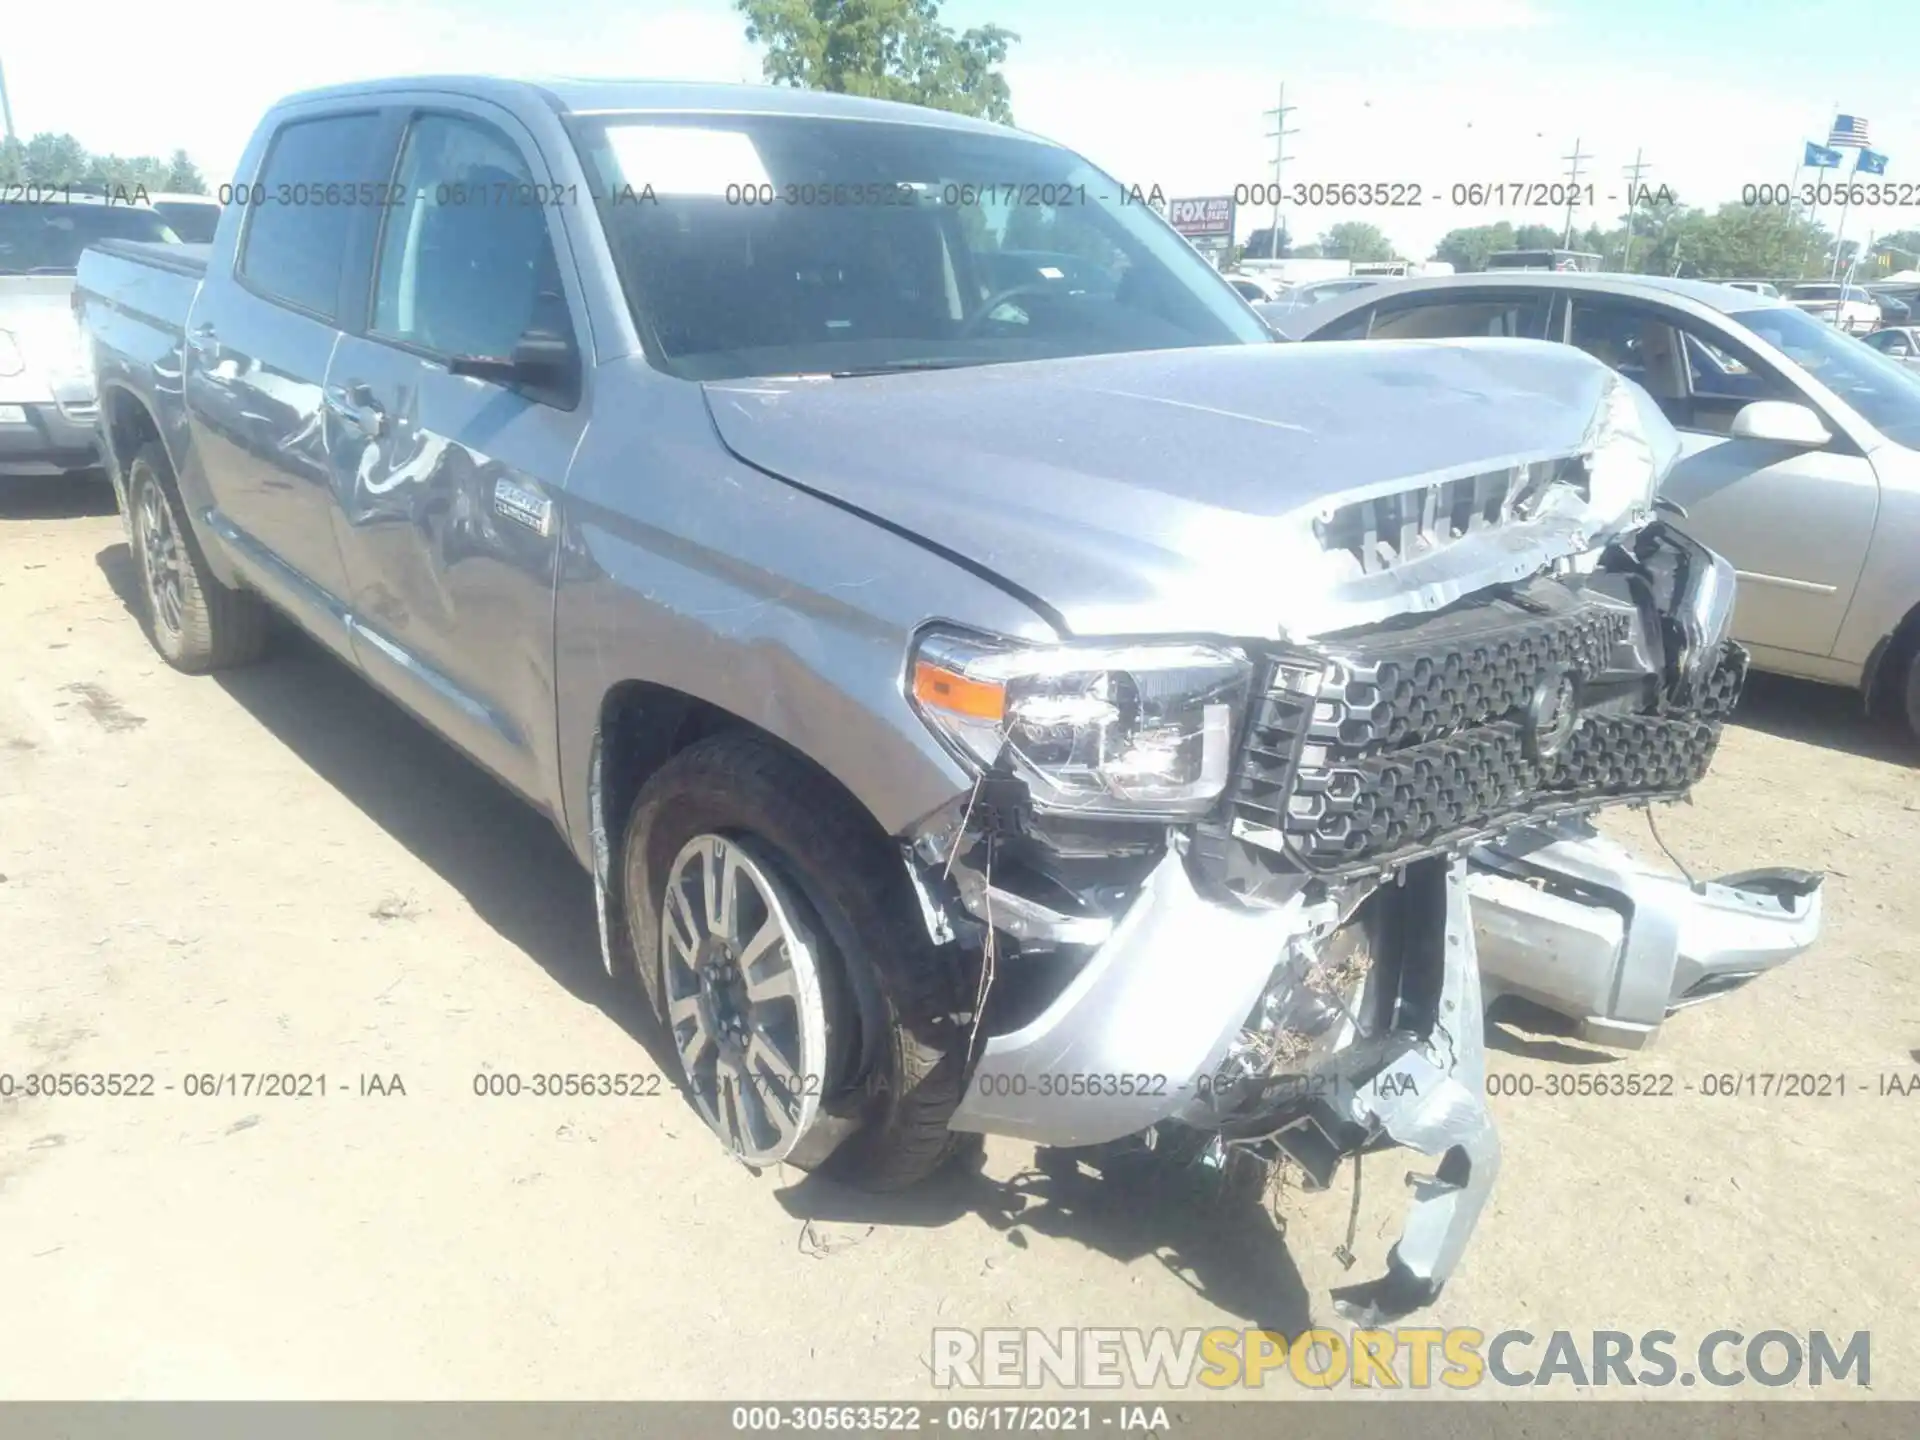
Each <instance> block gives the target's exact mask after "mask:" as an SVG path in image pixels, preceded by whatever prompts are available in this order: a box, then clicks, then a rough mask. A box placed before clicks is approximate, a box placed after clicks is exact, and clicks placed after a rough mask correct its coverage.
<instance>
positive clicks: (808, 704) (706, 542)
mask: <svg viewBox="0 0 1920 1440" xmlns="http://www.w3.org/2000/svg"><path fill="white" fill-rule="evenodd" d="M618 368H619V370H620V371H621V372H622V373H618V374H615V375H614V376H612V377H611V378H607V377H603V380H602V383H601V384H600V385H598V386H597V387H596V402H597V404H596V413H595V418H594V423H593V425H592V426H591V427H590V429H589V431H588V434H587V435H586V437H585V438H584V439H583V441H582V446H581V451H580V453H579V454H578V456H577V457H576V458H575V461H574V463H573V466H572V470H571V473H570V475H569V478H568V482H567V491H566V495H565V498H564V501H563V503H562V506H561V512H560V513H561V527H562V528H561V543H562V549H561V557H560V568H559V576H558V582H557V583H558V590H557V594H556V598H555V613H554V624H555V654H556V675H557V686H558V693H557V702H556V703H557V717H556V718H557V723H558V726H559V732H560V735H559V740H560V746H559V749H560V765H561V776H560V780H561V793H562V796H563V801H564V805H565V812H566V819H567V833H568V835H569V838H570V839H571V841H572V843H573V846H574V850H575V853H576V854H577V855H578V856H580V858H581V859H582V861H583V862H585V863H589V864H590V863H591V856H592V854H593V845H592V836H591V831H592V819H591V811H590V806H589V804H588V776H589V770H590V761H591V757H592V753H593V746H594V742H595V738H596V736H597V734H598V731H599V727H600V723H601V714H602V706H603V702H604V700H605V697H606V696H607V695H608V693H609V692H610V691H611V690H612V689H613V688H614V687H615V686H617V685H619V684H621V683H622V682H624V681H629V680H641V681H645V682H648V683H650V684H652V685H656V686H663V687H666V688H668V689H670V690H674V691H677V692H679V693H681V694H684V695H687V696H690V697H692V698H694V699H696V700H700V701H703V702H705V703H706V704H708V705H712V706H715V707H717V708H719V709H721V710H723V711H726V712H727V713H729V714H732V715H735V716H738V717H739V718H741V719H742V720H745V721H748V722H750V723H751V724H753V725H756V726H758V727H759V728H760V729H762V730H764V731H766V732H767V733H769V734H771V735H773V736H776V737H777V738H779V739H780V740H782V741H784V742H785V743H787V744H788V745H791V746H792V747H793V748H794V749H795V750H798V751H799V752H800V753H801V754H803V755H806V756H807V757H808V758H810V759H811V760H813V761H814V762H815V763H817V764H818V765H820V766H821V768H823V769H824V770H826V771H827V772H828V773H829V774H831V775H832V776H834V777H835V778H836V779H837V780H838V781H839V782H840V783H841V784H842V785H843V786H845V787H846V789H847V790H848V791H849V792H851V793H852V795H853V796H854V798H855V799H856V800H858V801H859V803H860V804H861V805H862V806H863V807H864V808H865V809H866V810H867V812H868V813H869V814H870V815H871V816H872V817H873V818H874V820H875V821H876V822H877V823H878V824H879V825H880V827H881V828H882V829H883V830H884V831H886V832H887V833H889V834H900V833H902V832H904V831H906V830H907V829H908V828H909V827H910V826H911V825H912V824H913V823H914V822H916V821H918V820H919V819H921V818H922V817H924V816H925V815H927V814H928V813H930V812H931V811H933V810H935V809H937V808H938V807H939V806H941V805H942V804H944V803H946V802H947V801H949V800H951V799H952V798H953V797H954V796H955V795H956V794H958V793H960V792H962V791H963V790H964V789H965V788H966V787H967V785H969V784H970V783H971V776H970V775H969V774H968V773H967V772H966V771H964V770H963V769H962V768H961V767H960V765H959V764H958V763H957V762H956V761H955V760H954V759H953V757H952V756H951V755H950V754H948V753H947V751H946V750H945V749H944V748H943V747H942V746H941V745H940V743H939V742H938V741H937V740H936V739H935V738H934V736H933V734H932V732H931V731H929V730H928V729H927V727H926V726H925V724H923V723H922V722H921V721H920V719H919V718H918V717H917V716H916V715H915V714H914V713H913V711H912V709H911V708H910V706H909V705H908V703H907V699H906V694H905V688H904V681H905V670H906V661H907V653H908V649H909V647H910V645H911V643H912V637H913V634H914V632H915V631H916V630H917V629H918V628H919V627H920V626H921V625H923V624H925V623H926V622H928V621H930V620H935V619H943V620H950V621H955V622H958V623H961V624H965V625H970V626H974V627H977V628H981V629H985V630H991V631H996V632H999V633H1002V634H1007V635H1012V636H1017V637H1021V638H1025V639H1030V640H1034V641H1042V642H1044V641H1047V640H1051V639H1054V638H1055V636H1054V632H1053V631H1052V630H1051V629H1050V628H1049V627H1048V626H1047V625H1046V624H1045V623H1044V622H1043V621H1042V620H1041V619H1040V618H1039V617H1038V616H1037V615H1036V614H1035V613H1034V612H1033V611H1031V610H1030V609H1028V608H1027V607H1025V606H1024V605H1022V604H1021V603H1020V602H1019V601H1017V600H1015V599H1014V598H1013V597H1011V596H1010V595H1008V594H1006V593H1005V592H1004V591H1002V590H1000V589H999V588H997V587H996V586H994V585H993V584H991V583H990V582H988V581H986V580H984V579H981V578H980V577H978V576H976V575H973V574H971V573H969V572H967V571H964V570H962V569H960V568H959V567H958V566H956V565H953V564H952V563H950V562H948V561H946V560H944V559H941V558H939V557H938V556H935V555H934V554H932V553H931V552H929V551H927V550H926V549H924V548H922V547H921V546H919V545H918V544H916V543H914V542H913V541H912V540H910V539H907V538H905V537H903V536H900V535H898V534H895V533H893V532H891V531H889V530H886V529H883V528H881V527H880V526H878V525H875V524H873V523H872V522H871V521H869V520H866V519H864V518H862V517H861V516H858V515H855V514H853V513H851V512H849V511H847V510H844V509H841V508H839V507H837V506H835V505H833V504H831V503H829V502H826V501H823V500H821V499H818V498H816V497H814V496H811V495H807V494H804V493H802V492H800V491H798V490H795V489H794V488H793V487H792V486H789V485H786V484H783V483H782V482H780V481H778V480H776V479H774V478H773V477H771V476H768V475H765V474H762V473H761V472H759V471H757V470H755V469H753V468H752V467H750V466H747V465H745V464H742V463H741V462H739V461H737V460H735V459H733V458H732V457H730V456H729V455H727V454H726V453H725V452H724V451H723V450H722V449H721V448H720V446H719V444H718V442H717V440H716V439H715V437H714V434H713V429H712V426H711V424H710V422H709V421H708V420H707V417H706V412H705V407H704V405H703V404H702V402H701V401H700V398H699V394H698V388H697V387H696V386H693V385H691V384H687V383H686V382H681V381H676V380H671V379H668V378H666V377H663V376H658V375H651V378H650V379H648V380H644V381H643V380H641V379H640V378H639V377H638V376H636V375H634V374H633V373H632V371H634V370H641V371H644V370H645V367H644V365H643V364H641V363H640V362H633V364H632V365H631V366H626V365H623V366H621V367H618ZM649 374H651V372H649ZM609 402H615V403H609ZM603 416H604V417H607V418H605V419H603V418H602V417H603ZM624 818H625V817H623V816H606V817H604V819H605V822H606V824H608V825H609V826H612V827H615V828H616V829H617V828H618V827H619V826H620V825H621V824H622V823H623V821H624Z"/></svg>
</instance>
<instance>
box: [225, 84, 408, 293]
mask: <svg viewBox="0 0 1920 1440" xmlns="http://www.w3.org/2000/svg"><path fill="white" fill-rule="evenodd" d="M379 139H380V117H379V116H378V115H375V114H373V113H371V112H368V113H365V114H359V115H329V116H327V117H326V118H325V119H323V120H296V121H294V122H293V123H292V124H290V125H286V126H283V127H282V128H281V130H280V133H279V134H278V135H276V136H274V138H273V145H272V148H271V149H270V150H269V151H268V152H267V163H266V164H265V165H264V166H262V167H261V170H260V175H259V179H258V182H257V184H256V187H255V190H254V192H253V195H252V200H253V201H254V202H255V203H253V204H251V205H250V206H249V208H250V209H251V211H252V214H251V215H250V216H249V217H248V220H247V233H246V239H245V241H244V242H243V245H242V248H241V251H240V276H241V278H242V279H244V280H245V281H246V282H247V283H248V285H250V286H251V287H252V288H253V289H255V290H258V291H260V292H261V293H263V294H265V295H268V296H271V297H272V298H273V299H275V300H281V301H284V302H286V303H287V304H289V305H292V306H295V307H297V308H298V309H301V310H306V311H310V312H311V313H312V314H314V315H316V316H319V317H320V318H321V319H324V320H329V321H332V320H335V319H337V318H338V316H339V312H340V276H341V272H342V269H343V268H344V267H345V265H346V262H347V251H348V247H349V242H350V237H351V236H352V234H353V231H354V225H355V218H356V217H357V216H358V215H359V214H360V212H361V208H362V207H360V206H358V205H355V204H353V203H352V200H351V199H350V198H343V191H342V187H349V186H350V187H353V189H354V190H355V191H357V190H358V188H359V187H360V186H361V185H363V184H367V183H369V182H372V181H374V180H376V179H384V178H385V176H384V175H378V174H376V173H375V172H376V171H378V170H383V169H384V168H385V167H383V166H381V165H379V163H378V161H379V157H378V155H377V154H376V153H375V152H376V148H377V146H378V143H379ZM329 186H332V187H334V188H333V189H332V190H331V191H329V189H328V187H329ZM353 198H357V195H355V196H354V197H353Z"/></svg>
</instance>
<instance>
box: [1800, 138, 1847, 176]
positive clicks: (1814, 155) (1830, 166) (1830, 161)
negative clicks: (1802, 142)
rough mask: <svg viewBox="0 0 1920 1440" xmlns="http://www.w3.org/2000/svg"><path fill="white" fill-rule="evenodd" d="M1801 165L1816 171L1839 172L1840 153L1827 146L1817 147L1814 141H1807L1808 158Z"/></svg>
mask: <svg viewBox="0 0 1920 1440" xmlns="http://www.w3.org/2000/svg"><path fill="white" fill-rule="evenodd" d="M1800 163H1801V164H1802V165H1811V166H1813V167H1814V168H1815V169H1816V170H1838V169H1839V168H1840V152H1839V151H1838V150H1835V149H1833V148H1832V147H1830V146H1827V145H1816V144H1814V143H1813V141H1811V140H1809V141H1807V155H1806V158H1805V159H1804V160H1802V161H1801V162H1800Z"/></svg>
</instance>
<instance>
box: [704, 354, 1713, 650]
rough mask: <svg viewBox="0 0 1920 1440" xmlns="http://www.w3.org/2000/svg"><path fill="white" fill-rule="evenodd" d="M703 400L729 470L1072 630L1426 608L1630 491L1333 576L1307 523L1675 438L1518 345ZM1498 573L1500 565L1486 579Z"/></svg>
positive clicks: (1254, 626) (1564, 539)
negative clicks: (1535, 465)
mask: <svg viewBox="0 0 1920 1440" xmlns="http://www.w3.org/2000/svg"><path fill="white" fill-rule="evenodd" d="M705 391H706V396H707V403H708V407H709V409H710V410H711V411H712V414H713V419H714V423H715V425H716V426H717V427H718V428H719V432H720V435H721V438H722V439H723V440H724V442H725V443H726V445H727V446H728V448H729V449H731V450H732V451H733V452H734V453H735V454H736V455H738V456H739V457H740V458H742V459H743V460H746V461H747V462H749V463H751V464H753V465H755V466H757V467H759V468H761V469H763V470H767V471H769V472H771V473H773V474H775V475H778V476H780V477H782V478H784V479H786V480H788V481H790V482H792V483H794V484H797V485H800V486H802V487H804V488H806V489H809V490H813V491H816V492H818V493H820V494H822V495H825V496H828V497H831V498H832V499H834V500H837V501H839V502H841V503H844V504H846V505H849V506H852V507H855V508H857V509H859V510H862V511H865V512H867V513H869V514H871V515H873V516H875V517H877V518H878V519H881V520H883V521H885V522H887V523H889V524H891V525H893V526H896V527H898V528H900V529H903V530H905V531H908V532H910V533H912V534H914V535H916V536H918V537H921V538H922V539H924V540H925V541H926V542H928V543H930V544H931V545H934V546H936V547H938V548H941V549H944V550H946V551H949V552H952V553H955V554H958V555H960V556H962V557H964V558H965V559H966V560H968V561H971V562H972V563H974V564H976V565H978V566H980V567H983V568H985V569H987V570H990V571H991V572H993V573H994V574H995V575H997V576H999V577H1000V578H1001V579H1003V580H1004V581H1006V582H1007V583H1009V584H1010V585H1012V586H1015V587H1017V588H1018V589H1020V590H1022V591H1025V592H1026V593H1027V594H1028V595H1029V596H1032V597H1035V598H1037V599H1038V600H1039V601H1040V602H1042V603H1043V604H1044V606H1045V607H1047V608H1049V609H1051V610H1052V611H1054V612H1055V614H1056V615H1057V616H1058V617H1059V618H1060V619H1061V620H1062V621H1064V623H1065V624H1066V626H1067V627H1068V628H1069V629H1070V630H1071V631H1073V632H1074V633H1077V634H1148V633H1172V632H1185V633H1201V632H1204V633H1213V634H1226V635H1240V636H1247V637H1255V636H1268V637H1275V636H1287V635H1292V636H1300V635H1306V634H1313V633H1320V632H1321V631H1324V630H1325V629H1328V628H1337V627H1338V626H1339V625H1340V624H1343V623H1363V622H1365V621H1367V620H1369V619H1372V618H1379V617H1383V616H1384V615H1386V614H1390V613H1395V612H1397V611H1401V610H1406V609H1411V608H1423V609H1424V608H1433V607H1434V606H1436V605H1438V604H1444V603H1447V602H1448V601H1449V600H1450V599H1452V598H1455V597H1457V595H1459V594H1462V593H1466V591H1467V590H1469V589H1473V588H1478V587H1479V585H1482V584H1491V583H1498V582H1499V580H1500V579H1503V578H1507V573H1508V572H1511V574H1512V576H1513V578H1518V576H1520V575H1524V574H1529V573H1532V572H1533V571H1535V570H1537V569H1538V568H1539V567H1540V566H1541V565H1542V564H1544V563H1545V562H1546V560H1548V559H1551V558H1554V557H1555V556H1556V555H1559V554H1567V553H1572V552H1573V551H1574V550H1576V549H1582V548H1586V547H1587V546H1588V545H1589V544H1590V543H1591V537H1592V535H1593V534H1595V533H1598V532H1599V531H1602V530H1604V529H1605V528H1606V527H1607V526H1608V525H1609V524H1614V525H1616V526H1617V525H1618V524H1619V523H1622V522H1623V521H1624V520H1625V519H1626V518H1627V517H1626V516H1625V515H1624V510H1625V509H1626V506H1625V505H1624V504H1615V505H1613V506H1611V510H1612V512H1613V513H1610V514H1596V513H1588V514H1585V515H1583V516H1581V517H1568V516H1566V515H1564V514H1563V515H1558V516H1555V517H1552V519H1553V521H1555V522H1556V523H1544V522H1543V523H1531V524H1526V525H1521V524H1512V525H1508V526H1503V527H1500V528H1499V529H1497V530H1495V529H1489V530H1487V531H1485V532H1482V533H1481V534H1480V535H1478V536H1476V537H1472V539H1471V540H1470V541H1458V542H1455V543H1454V544H1452V545H1451V546H1448V547H1445V548H1444V549H1442V550H1441V551H1440V553H1439V554H1437V555H1434V556H1431V557H1429V559H1428V560H1427V561H1423V562H1420V563H1419V564H1416V565H1410V566H1407V567H1405V569H1404V570H1401V571H1396V572H1389V573H1385V574H1378V573H1376V574H1373V575H1368V576H1365V577H1359V578H1343V579H1340V580H1339V581H1337V582H1336V580H1335V578H1334V576H1333V573H1332V572H1331V571H1330V570H1329V569H1327V568H1326V567H1325V566H1323V565H1322V564H1321V561H1322V559H1323V558H1324V557H1323V556H1322V554H1321V549H1320V545H1319V542H1318V541H1317V540H1315V539H1314V538H1313V533H1312V522H1313V519H1314V518H1315V517H1316V516H1318V515H1319V514H1321V513H1322V512H1323V511H1325V510H1327V509H1329V508H1330V507H1331V506H1333V505H1334V504H1337V503H1342V502H1345V501H1348V500H1353V499H1358V498H1361V497H1363V496H1366V495H1368V494H1370V493H1376V494H1377V493H1383V492H1386V491H1393V490H1400V489H1405V488H1411V487H1412V486H1414V485H1416V484H1420V483H1438V482H1440V481H1443V480H1446V479H1451V478H1455V477H1458V476H1463V475H1471V474H1476V473H1479V472H1483V471H1487V470H1493V469H1498V468H1502V467H1505V466H1510V465H1518V464H1525V463H1529V462H1531V461H1534V460H1541V459H1550V458H1555V457H1559V456H1565V455H1570V454H1575V453H1580V452H1582V451H1585V450H1589V449H1591V448H1592V446H1593V445H1594V443H1595V437H1596V434H1601V433H1605V432H1606V430H1607V427H1608V426H1609V425H1612V426H1613V427H1614V428H1615V429H1618V428H1619V426H1620V425H1621V423H1622V421H1623V417H1624V424H1625V427H1626V428H1627V429H1628V430H1630V431H1632V430H1636V429H1637V430H1638V431H1639V432H1640V433H1639V434H1638V435H1637V436H1635V437H1630V438H1632V439H1635V440H1637V441H1639V442H1645V443H1644V444H1643V446H1642V448H1644V449H1645V450H1646V452H1647V459H1646V466H1647V468H1648V470H1649V471H1650V472H1652V471H1657V472H1658V473H1659V474H1664V471H1665V468H1666V465H1667V464H1670V463H1671V459H1672V455H1673V453H1674V452H1675V451H1677V441H1676V440H1675V438H1674V436H1673V433H1672V430H1671V427H1669V426H1667V425H1666V422H1665V420H1664V418H1663V417H1661V416H1660V414H1659V412H1658V410H1657V408H1655V407H1654V406H1653V405H1652V402H1651V401H1650V400H1649V399H1648V398H1647V397H1646V395H1645V393H1644V392H1642V391H1640V389H1639V387H1638V386H1634V385H1631V384H1630V383H1627V382H1623V381H1621V380H1619V379H1618V377H1616V376H1614V375H1613V374H1612V372H1611V371H1609V370H1608V369H1607V368H1606V367H1604V366H1603V365H1601V364H1600V363H1599V362H1597V361H1595V360H1593V359H1592V358H1590V357H1589V356H1587V355H1585V354H1583V353H1581V352H1580V351H1578V350H1575V349H1573V348H1571V347H1569V346H1561V345H1548V344H1544V343H1539V342H1535V341H1528V340H1445V341H1425V340H1420V341H1366V342H1355V343H1325V344H1311V345H1305V344H1302V345H1281V344H1275V345H1244V346H1229V347H1220V348H1207V349H1187V350H1161V351H1146V352H1134V353H1128V354H1119V355H1101V356H1087V357H1079V358H1074V359H1067V360H1048V361H1036V362H1028V363H1022V364H1009V365H986V366H979V367H975V368H968V369H957V370H943V371H931V372H914V373H903V374H897V375H886V376H872V377H859V378H852V379H841V380H834V379H828V378H824V377H788V378H778V379H752V380H739V381H725V382H710V383H708V384H707V385H706V386H705ZM1627 393H1630V394H1631V397H1632V403H1630V404H1624V405H1623V402H1622V395H1623V394H1627ZM1643 478H1644V477H1643ZM1650 488H1651V487H1650V484H1647V485H1642V486H1641V487H1640V489H1641V490H1642V491H1647V490H1650ZM1599 498H1600V497H1596V502H1598V500H1599ZM1645 499H1646V495H1645V494H1644V493H1642V494H1640V495H1638V496H1637V497H1635V503H1636V505H1638V506H1644V502H1645ZM1589 508H1590V509H1592V510H1595V511H1597V510H1600V509H1602V508H1605V507H1602V506H1600V505H1599V504H1598V503H1596V505H1595V506H1593V507H1589ZM1576 519H1577V522H1578V523H1575V520H1576ZM1488 565H1492V567H1493V569H1495V570H1498V571H1500V572H1501V573H1500V574H1499V575H1498V576H1495V577H1493V578H1481V576H1482V572H1483V571H1485V570H1486V569H1487V566H1488ZM1476 567H1477V568H1476ZM1469 571H1471V572H1472V578H1473V580H1474V583H1472V584H1467V583H1465V580H1466V578H1467V575H1468V572H1469Z"/></svg>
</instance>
